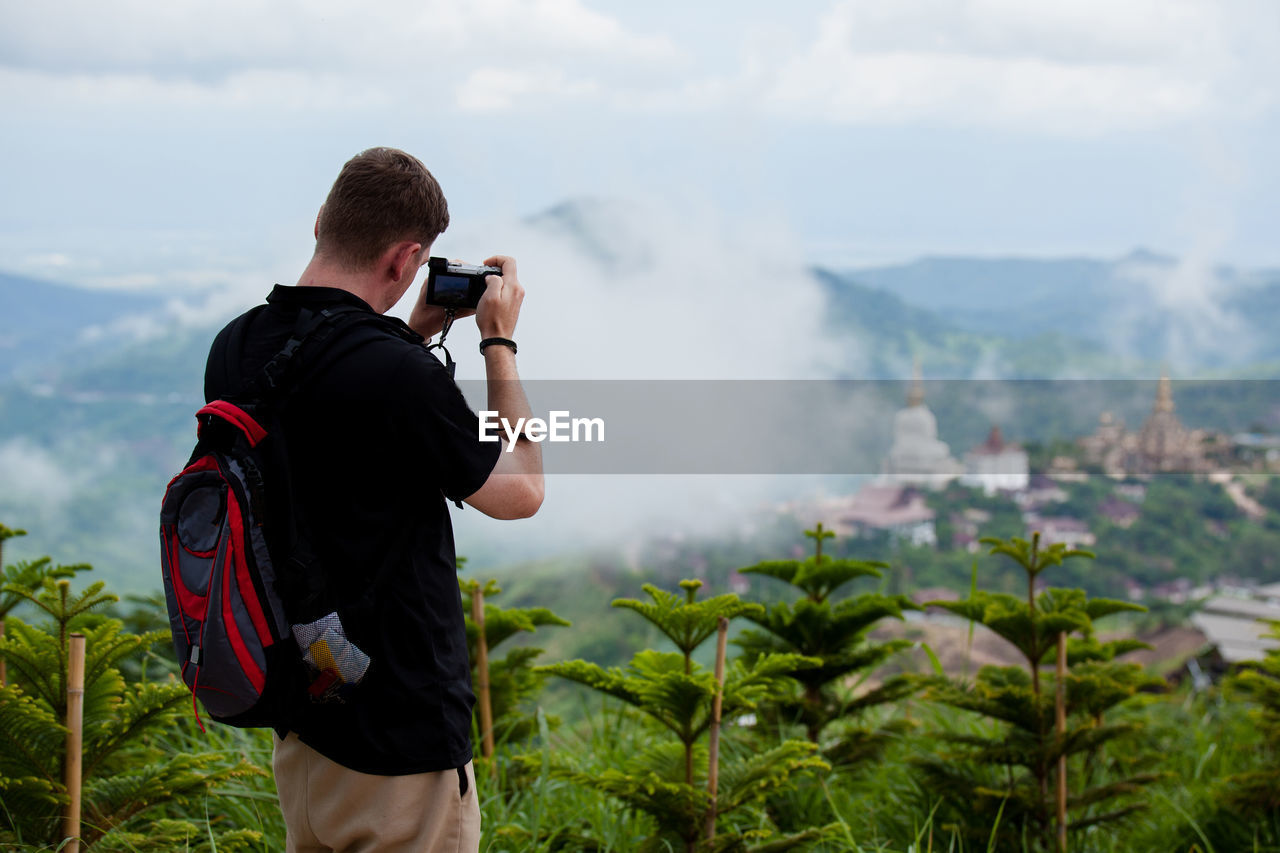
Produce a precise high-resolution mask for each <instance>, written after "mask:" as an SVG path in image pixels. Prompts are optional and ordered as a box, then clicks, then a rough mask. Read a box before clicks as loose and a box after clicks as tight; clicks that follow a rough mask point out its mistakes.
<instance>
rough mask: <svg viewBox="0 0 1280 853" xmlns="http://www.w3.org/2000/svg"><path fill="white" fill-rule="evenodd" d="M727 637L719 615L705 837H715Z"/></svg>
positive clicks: (726, 629) (727, 629) (726, 620)
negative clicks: (708, 803) (708, 807)
mask: <svg viewBox="0 0 1280 853" xmlns="http://www.w3.org/2000/svg"><path fill="white" fill-rule="evenodd" d="M728 639H729V620H728V619H726V618H725V617H723V616H721V617H720V621H719V623H717V626H716V695H715V698H714V699H712V700H711V740H710V743H709V745H708V750H707V751H708V756H707V793H708V794H710V795H711V808H710V809H708V810H707V826H706V833H707V838H708V840H709V839H712V838H715V837H716V807H717V806H716V799H717V797H716V791H717V789H718V788H719V786H720V709H721V707H722V706H723V703H724V655H725V646H726V644H727V642H728Z"/></svg>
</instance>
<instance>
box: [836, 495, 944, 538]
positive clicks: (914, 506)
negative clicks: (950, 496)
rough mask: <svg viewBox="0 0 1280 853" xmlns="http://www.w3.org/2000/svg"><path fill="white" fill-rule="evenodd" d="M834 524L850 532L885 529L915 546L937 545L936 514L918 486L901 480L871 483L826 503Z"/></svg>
mask: <svg viewBox="0 0 1280 853" xmlns="http://www.w3.org/2000/svg"><path fill="white" fill-rule="evenodd" d="M827 511H828V512H829V513H832V520H833V522H834V524H833V526H834V528H835V530H836V531H837V532H840V531H841V529H843V530H844V531H847V532H849V533H851V534H854V535H857V534H859V533H866V532H872V531H886V532H888V533H890V534H891V535H893V536H894V537H896V538H899V539H903V540H905V541H908V542H911V543H912V544H913V545H936V544H937V542H938V532H937V526H936V525H935V523H934V520H935V517H936V515H937V514H936V513H935V512H934V511H933V510H932V509H930V508H929V506H928V505H927V504H926V503H925V500H924V495H923V494H921V493H920V491H919V490H918V489H915V488H912V487H910V486H904V485H902V484H900V483H871V484H868V485H866V486H863V487H862V488H861V489H859V490H858V492H857V494H855V495H853V496H852V497H850V498H845V499H843V500H841V501H839V502H838V503H835V502H833V503H830V504H828V505H827Z"/></svg>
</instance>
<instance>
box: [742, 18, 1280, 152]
mask: <svg viewBox="0 0 1280 853" xmlns="http://www.w3.org/2000/svg"><path fill="white" fill-rule="evenodd" d="M1233 11H1234V13H1235V15H1236V16H1237V17H1232V13H1233ZM1250 12H1253V15H1252V16H1251V15H1250V14H1249V13H1250ZM1270 17H1272V16H1271V15H1270V14H1269V13H1268V12H1267V11H1266V9H1265V8H1264V7H1259V6H1256V5H1250V4H1240V5H1239V6H1233V7H1227V6H1223V5H1221V4H1217V3H1214V2H1211V0H1171V1H1170V2H1156V0H1134V2H1130V3H1122V4H1118V3H1112V2H1104V0H1087V2H1077V3H1056V2H1026V1H1025V0H967V2H951V0H945V2H944V0H899V2H895V3H879V2H873V1H872V0H841V2H837V3H836V4H834V5H833V6H832V7H831V8H830V10H829V11H828V13H827V14H826V15H825V16H824V17H823V18H822V20H821V21H820V22H819V24H818V27H817V35H816V36H815V38H814V40H813V41H812V42H811V44H810V45H809V46H808V47H807V48H805V49H804V50H802V51H800V52H799V53H798V54H796V55H794V56H792V57H789V58H787V59H785V60H784V61H782V62H781V63H778V64H777V65H775V66H773V68H772V69H771V72H769V73H765V74H763V75H760V76H758V78H757V79H755V80H753V81H751V83H752V85H755V86H757V87H759V90H760V92H761V93H762V94H763V98H764V102H765V104H766V105H767V106H768V108H769V109H770V110H772V111H774V112H777V113H780V114H783V115H789V116H802V117H807V118H816V119H825V120H830V121H837V122H850V123H898V122H907V121H931V122H942V123H945V124H952V125H961V126H965V125H978V126H989V125H996V126H1004V127H1017V128H1022V129H1036V130H1046V131H1050V132H1065V133H1093V132H1102V131H1109V130H1126V129H1133V128H1146V127H1151V126H1161V125H1164V124H1168V123H1170V122H1176V121H1180V120H1184V119H1193V118H1203V117H1207V116H1208V115H1210V114H1214V113H1218V114H1229V113H1233V112H1238V111H1240V110H1246V111H1247V110H1249V109H1253V108H1256V107H1257V106H1258V105H1259V104H1264V103H1268V102H1269V101H1271V100H1272V99H1273V98H1274V93H1275V90H1274V85H1275V84H1274V80H1275V74H1274V71H1275V69H1276V62H1275V59H1274V57H1273V55H1272V51H1274V49H1275V47H1276V41H1277V39H1274V38H1273V39H1271V40H1270V44H1269V45H1268V46H1267V48H1266V49H1262V48H1261V46H1258V45H1255V46H1254V47H1253V48H1252V49H1251V50H1250V51H1249V52H1243V53H1242V52H1241V50H1240V49H1238V48H1239V44H1240V43H1241V42H1242V37H1241V36H1240V30H1241V28H1242V27H1245V26H1247V25H1248V24H1249V23H1250V22H1251V21H1252V19H1253V18H1257V19H1259V20H1260V21H1261V22H1265V20H1266V19H1268V18H1270ZM1268 69H1270V70H1271V72H1272V73H1270V74H1266V73H1260V72H1266V71H1267V70H1268Z"/></svg>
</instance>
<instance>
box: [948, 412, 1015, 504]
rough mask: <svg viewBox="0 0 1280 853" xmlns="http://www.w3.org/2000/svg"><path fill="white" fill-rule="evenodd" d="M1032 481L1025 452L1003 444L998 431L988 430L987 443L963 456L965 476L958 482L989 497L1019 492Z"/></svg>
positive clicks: (1004, 442)
mask: <svg viewBox="0 0 1280 853" xmlns="http://www.w3.org/2000/svg"><path fill="white" fill-rule="evenodd" d="M1030 481H1031V466H1030V465H1029V464H1028V462H1027V452H1026V451H1025V450H1023V449H1022V448H1021V447H1020V446H1019V445H1017V444H1011V443H1009V442H1007V441H1005V440H1004V436H1002V435H1001V434H1000V427H998V426H993V427H991V433H990V434H989V435H988V436H987V440H986V441H984V442H983V443H982V444H979V445H978V446H977V447H975V448H973V449H972V450H970V451H969V452H968V453H966V454H965V455H964V476H962V477H961V478H960V482H961V483H962V484H963V485H966V486H972V487H973V488H979V489H982V491H983V492H985V493H986V494H988V495H994V494H995V493H996V492H997V491H1001V490H1003V491H1009V492H1019V491H1022V490H1023V489H1025V488H1027V486H1028V485H1029V483H1030Z"/></svg>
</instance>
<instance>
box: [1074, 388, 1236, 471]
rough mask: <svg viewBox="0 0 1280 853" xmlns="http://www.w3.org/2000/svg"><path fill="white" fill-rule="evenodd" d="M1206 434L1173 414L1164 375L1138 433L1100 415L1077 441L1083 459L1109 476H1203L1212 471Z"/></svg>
mask: <svg viewBox="0 0 1280 853" xmlns="http://www.w3.org/2000/svg"><path fill="white" fill-rule="evenodd" d="M1208 439H1209V434H1208V432H1206V431H1205V430H1189V429H1187V428H1186V427H1185V426H1183V424H1182V422H1181V421H1180V420H1178V416H1177V415H1176V414H1174V406H1173V386H1172V385H1171V384H1170V382H1169V377H1168V376H1167V375H1163V376H1161V377H1160V382H1159V384H1158V385H1157V388H1156V401H1155V405H1154V406H1152V408H1151V414H1150V415H1148V416H1147V419H1146V420H1145V421H1143V423H1142V427H1141V429H1139V430H1138V431H1137V432H1128V431H1127V430H1125V428H1124V422H1123V421H1118V420H1116V419H1115V418H1114V417H1113V416H1112V414H1111V413H1110V412H1103V413H1102V415H1101V416H1100V417H1099V419H1098V428H1097V429H1096V430H1095V431H1094V433H1093V435H1090V436H1087V437H1085V438H1082V439H1080V446H1081V448H1082V449H1083V450H1084V455H1085V459H1086V460H1087V461H1088V462H1090V463H1092V464H1094V465H1099V466H1101V467H1102V470H1103V472H1104V473H1106V474H1108V475H1110V476H1112V477H1124V476H1126V475H1131V474H1138V475H1147V474H1158V473H1163V472H1169V471H1178V472H1194V473H1204V472H1207V471H1209V470H1211V469H1212V468H1213V465H1212V463H1211V462H1210V460H1209V459H1208V455H1207V450H1208V446H1207V445H1208Z"/></svg>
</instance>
